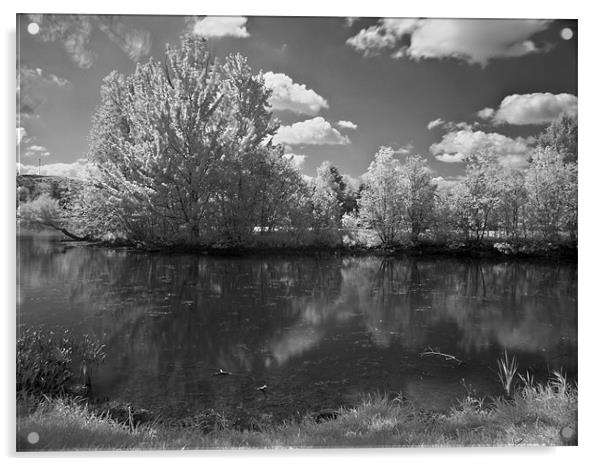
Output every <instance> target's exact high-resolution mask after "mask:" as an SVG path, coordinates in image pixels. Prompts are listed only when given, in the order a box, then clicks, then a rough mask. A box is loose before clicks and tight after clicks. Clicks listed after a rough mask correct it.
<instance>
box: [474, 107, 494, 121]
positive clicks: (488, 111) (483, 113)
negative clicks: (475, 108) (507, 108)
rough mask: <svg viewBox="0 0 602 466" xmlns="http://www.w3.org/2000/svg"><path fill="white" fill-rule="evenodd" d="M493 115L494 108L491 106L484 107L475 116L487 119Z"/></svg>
mask: <svg viewBox="0 0 602 466" xmlns="http://www.w3.org/2000/svg"><path fill="white" fill-rule="evenodd" d="M493 115H495V110H494V109H493V108H491V107H485V108H484V109H482V110H479V112H478V113H477V116H478V117H479V118H481V119H482V120H489V119H491V118H493Z"/></svg>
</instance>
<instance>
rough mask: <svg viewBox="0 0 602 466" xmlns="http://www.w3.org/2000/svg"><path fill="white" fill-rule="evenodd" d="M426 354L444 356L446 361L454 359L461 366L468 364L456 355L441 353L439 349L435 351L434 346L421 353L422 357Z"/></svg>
mask: <svg viewBox="0 0 602 466" xmlns="http://www.w3.org/2000/svg"><path fill="white" fill-rule="evenodd" d="M424 356H440V357H442V358H444V359H445V360H446V361H454V362H455V363H457V364H458V365H459V366H460V365H463V364H466V363H465V362H464V361H461V360H459V359H458V358H457V357H455V356H454V355H451V354H445V353H441V352H439V351H434V350H433V348H431V347H430V346H429V347H428V348H427V349H426V350H424V351H423V352H422V353H420V357H421V358H423V357H424Z"/></svg>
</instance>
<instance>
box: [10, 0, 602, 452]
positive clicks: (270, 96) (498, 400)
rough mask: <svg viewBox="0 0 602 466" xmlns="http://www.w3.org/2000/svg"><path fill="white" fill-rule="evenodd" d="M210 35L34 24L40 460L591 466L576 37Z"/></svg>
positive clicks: (22, 435)
mask: <svg viewBox="0 0 602 466" xmlns="http://www.w3.org/2000/svg"><path fill="white" fill-rule="evenodd" d="M51 6H52V2H49V3H48V10H50V11H52V9H51ZM202 9H203V5H202V4H199V5H198V7H197V8H196V10H195V9H191V11H190V14H187V15H182V14H146V13H145V10H144V7H143V5H142V4H141V5H140V9H139V11H140V13H139V14H127V15H126V14H116V13H115V14H114V13H113V12H112V11H110V10H109V9H107V12H106V14H91V13H78V12H77V11H75V12H70V13H69V12H61V13H54V12H49V13H44V12H28V11H25V10H23V11H22V12H20V13H18V14H17V15H16V18H15V19H16V40H15V44H16V157H15V158H13V159H12V162H11V167H15V164H16V168H11V170H16V184H15V189H16V194H15V196H16V199H15V201H16V202H15V201H11V202H15V204H16V222H15V218H14V217H13V218H11V219H9V218H8V217H6V219H7V222H15V223H13V224H15V231H16V235H15V236H16V277H13V278H11V288H12V287H13V285H12V284H13V283H15V281H12V280H15V279H16V298H15V301H16V302H15V304H16V317H15V320H16V335H15V340H14V341H15V344H16V349H15V359H13V361H15V360H16V367H15V366H12V368H11V372H14V373H15V376H16V381H15V382H16V384H15V387H16V388H15V390H16V391H15V392H14V393H15V394H16V399H15V398H12V399H11V404H12V405H14V404H16V408H15V410H14V412H15V415H16V430H15V431H14V437H13V440H11V442H13V445H14V446H15V448H16V454H17V456H18V455H19V454H20V453H25V452H40V451H45V452H48V451H53V452H73V451H79V452H81V451H84V452H87V451H99V450H100V451H123V450H134V451H140V450H145V451H150V450H152V451H156V450H216V449H218V450H233V449H235V450H238V449H245V450H255V449H283V448H285V449H308V448H310V449H326V448H328V449H349V448H370V449H373V450H374V451H376V449H378V448H383V447H387V448H390V447H396V448H403V447H427V448H428V447H512V448H522V447H533V446H537V447H542V446H552V447H574V446H576V445H578V444H579V435H578V430H579V429H578V347H579V345H578V273H577V272H578V267H577V263H578V260H577V258H578V240H579V238H578V231H579V222H578V163H579V161H578V159H579V157H578V147H579V145H578V40H579V23H580V19H579V18H578V17H577V15H575V16H573V17H565V18H550V17H548V16H547V13H546V11H545V10H544V9H542V11H541V16H537V17H535V16H531V15H528V16H527V15H524V16H523V15H522V14H521V11H514V14H513V15H512V17H506V18H503V17H502V18H498V17H489V18H488V17H464V16H463V17H448V16H445V17H443V16H440V17H439V16H437V17H435V16H419V17H414V16H412V17H411V16H407V15H405V13H404V9H403V5H402V4H401V3H400V5H399V8H398V14H396V15H395V16H391V15H389V16H380V15H379V12H378V10H377V9H375V10H374V15H372V16H347V15H342V14H341V15H337V16H330V15H323V16H315V15H311V16H309V15H308V16H298V15H295V16H286V15H261V14H259V15H257V14H256V15H248V14H246V11H245V9H244V8H241V10H240V13H241V14H240V15H238V16H236V15H231V14H229V15H206V14H202V13H203V11H202ZM342 11H344V10H342ZM589 57H590V59H591V60H593V59H594V58H593V55H589ZM579 58H580V59H581V56H579ZM11 66H12V65H11ZM8 73H13V72H12V71H10V69H9V70H8V71H7V74H8ZM12 92H14V90H12V88H11V95H13V94H12ZM11 132H12V126H11ZM12 173H13V172H12V171H11V174H10V177H11V179H12V176H13V174H12ZM13 191H14V190H13ZM15 204H12V206H11V209H14V208H15ZM590 210H591V209H590ZM594 210H595V209H594ZM590 213H591V212H590ZM11 215H15V211H14V210H13V211H12V214H11ZM585 311H595V307H591V306H588V309H585ZM7 312H10V313H14V312H15V310H14V307H13V308H11V309H8V310H7ZM13 331H14V326H12V327H11V333H12V332H13ZM579 368H582V367H581V366H579ZM11 422H12V421H11ZM15 437H16V438H15ZM15 442H16V445H15Z"/></svg>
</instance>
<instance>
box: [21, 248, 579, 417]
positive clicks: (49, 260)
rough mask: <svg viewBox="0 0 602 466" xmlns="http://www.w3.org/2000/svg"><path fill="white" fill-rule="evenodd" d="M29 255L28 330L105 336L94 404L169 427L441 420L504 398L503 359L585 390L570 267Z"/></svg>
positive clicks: (89, 252) (24, 311) (53, 251)
mask: <svg viewBox="0 0 602 466" xmlns="http://www.w3.org/2000/svg"><path fill="white" fill-rule="evenodd" d="M18 245H19V257H20V262H19V274H18V293H17V302H18V319H17V323H18V325H19V326H29V325H40V324H41V325H45V326H47V327H51V328H69V329H71V330H73V331H74V332H75V333H92V334H94V335H96V336H97V337H98V338H99V339H101V340H102V341H103V342H104V343H105V344H106V345H107V359H106V362H105V363H104V364H103V365H102V366H101V368H100V370H99V372H98V374H97V376H96V378H95V381H94V382H95V384H94V389H95V395H97V396H100V397H108V398H109V399H118V400H124V401H130V402H133V403H134V404H135V405H138V406H141V407H146V408H150V409H151V410H153V411H155V412H157V413H161V414H164V415H168V416H182V415H191V414H194V413H196V412H198V411H201V410H204V409H208V408H214V409H217V410H220V411H224V412H227V413H229V414H230V415H236V414H237V413H251V412H252V413H263V414H265V415H268V416H273V417H275V418H286V417H290V416H295V415H297V414H299V415H301V414H303V413H305V412H308V411H319V410H322V409H332V408H337V407H339V406H341V405H350V404H353V403H356V402H357V401H358V399H359V398H360V397H361V395H362V394H364V393H374V392H377V391H378V392H380V393H390V394H394V393H395V394H396V393H399V392H401V393H402V394H403V395H404V396H405V397H406V398H408V399H409V400H411V401H412V402H414V403H415V404H417V405H418V406H419V407H421V408H424V409H436V410H439V409H445V408H447V407H449V406H450V405H452V404H453V403H455V402H456V400H457V399H458V398H462V397H463V396H464V395H465V394H466V393H467V390H471V391H474V392H476V394H477V396H486V395H493V396H497V395H499V393H500V386H499V383H498V382H497V376H496V374H495V371H496V369H497V366H496V360H497V358H499V357H500V356H501V355H502V354H503V352H504V350H507V351H508V353H509V354H510V355H515V356H516V357H517V358H518V360H519V363H520V371H521V372H524V371H526V370H529V371H530V372H532V373H534V374H535V376H536V377H537V378H539V379H541V380H543V379H545V377H547V375H548V374H549V372H550V371H552V370H560V369H562V370H563V371H565V372H567V373H568V375H569V376H570V377H571V378H576V375H577V267H576V265H574V264H567V263H552V262H541V261H539V262H528V261H506V262H503V261H486V260H474V259H472V260H459V259H449V258H441V259H438V258H432V257H429V258H404V259H398V258H395V259H392V258H381V257H355V258H350V257H333V256H305V257H298V256H283V257H274V256H270V257H268V258H260V257H234V258H231V257H230V258H226V257H210V256H203V255H184V254H181V255H168V254H148V253H136V252H131V251H126V250H112V249H100V248H90V247H80V246H73V245H69V244H66V243H60V242H56V241H51V240H49V239H48V238H39V237H33V236H23V237H20V238H19V239H18ZM427 348H432V349H435V350H438V351H440V352H443V353H448V354H451V355H454V356H455V357H457V358H458V359H460V360H462V361H464V362H465V364H464V365H461V366H457V365H456V364H454V363H453V362H450V361H445V360H444V359H443V358H439V357H421V356H420V353H421V352H423V351H424V350H425V349H427ZM219 369H223V370H226V371H229V372H232V375H230V376H214V375H213V374H214V373H215V372H216V371H218V370H219ZM264 384H266V385H267V386H268V389H267V391H266V392H265V393H266V395H265V396H264V394H263V393H262V392H261V391H258V390H256V388H257V387H259V386H262V385H264Z"/></svg>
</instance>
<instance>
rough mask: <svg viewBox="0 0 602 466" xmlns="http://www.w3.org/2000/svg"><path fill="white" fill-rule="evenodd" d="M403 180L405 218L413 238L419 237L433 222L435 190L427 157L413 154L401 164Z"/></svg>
mask: <svg viewBox="0 0 602 466" xmlns="http://www.w3.org/2000/svg"><path fill="white" fill-rule="evenodd" d="M401 174H402V180H403V187H404V190H403V202H404V220H405V224H406V225H407V227H408V229H409V230H410V233H411V236H412V239H414V240H416V239H418V235H419V234H420V233H423V232H424V231H425V230H426V229H427V228H428V227H429V226H430V225H431V223H432V222H433V220H434V218H433V212H434V208H435V190H436V188H437V187H436V185H435V184H434V183H433V180H432V179H433V177H432V174H431V170H430V169H429V168H428V166H427V162H426V159H424V158H422V157H420V156H417V155H413V156H410V157H408V158H407V159H406V161H405V163H404V164H403V165H402V166H401Z"/></svg>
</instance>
